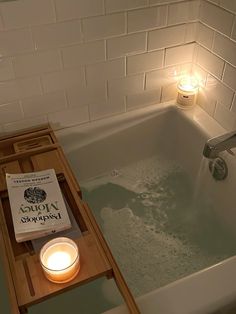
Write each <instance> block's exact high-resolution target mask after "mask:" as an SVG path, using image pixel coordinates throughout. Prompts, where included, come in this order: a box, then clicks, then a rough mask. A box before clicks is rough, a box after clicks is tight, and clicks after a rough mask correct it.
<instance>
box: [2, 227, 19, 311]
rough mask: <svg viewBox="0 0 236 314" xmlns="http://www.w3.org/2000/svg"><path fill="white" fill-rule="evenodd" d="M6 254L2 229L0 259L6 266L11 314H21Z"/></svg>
mask: <svg viewBox="0 0 236 314" xmlns="http://www.w3.org/2000/svg"><path fill="white" fill-rule="evenodd" d="M4 252H6V247H5V242H4V236H3V231H2V228H0V258H1V260H2V263H3V266H4V271H5V276H6V280H7V290H8V295H9V301H10V308H11V314H19V308H18V303H17V297H16V292H15V285H14V281H13V278H12V273H11V268H10V263H9V260H8V256H7V255H6V254H3V253H4Z"/></svg>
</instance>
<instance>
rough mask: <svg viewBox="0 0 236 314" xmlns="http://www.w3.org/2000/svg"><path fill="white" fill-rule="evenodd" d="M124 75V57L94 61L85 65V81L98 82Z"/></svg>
mask: <svg viewBox="0 0 236 314" xmlns="http://www.w3.org/2000/svg"><path fill="white" fill-rule="evenodd" d="M123 76H125V59H124V58H120V59H115V60H111V61H106V62H101V63H96V64H93V65H89V66H87V81H88V82H99V81H101V80H107V79H114V78H119V77H123Z"/></svg>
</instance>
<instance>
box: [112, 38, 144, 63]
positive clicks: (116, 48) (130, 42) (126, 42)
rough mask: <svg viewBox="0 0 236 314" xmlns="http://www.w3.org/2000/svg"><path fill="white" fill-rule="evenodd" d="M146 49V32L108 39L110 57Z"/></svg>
mask: <svg viewBox="0 0 236 314" xmlns="http://www.w3.org/2000/svg"><path fill="white" fill-rule="evenodd" d="M145 49H146V34H145V33H139V34H132V35H127V36H122V37H117V38H112V39H108V40H107V55H108V58H117V57H122V56H125V55H129V54H134V53H138V52H144V51H145Z"/></svg>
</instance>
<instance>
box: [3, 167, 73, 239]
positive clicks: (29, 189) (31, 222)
mask: <svg viewBox="0 0 236 314" xmlns="http://www.w3.org/2000/svg"><path fill="white" fill-rule="evenodd" d="M6 181H7V188H8V193H9V200H10V205H11V212H12V218H13V225H14V231H15V236H16V241H17V242H22V241H26V240H31V239H36V238H39V237H42V236H45V235H48V234H50V233H54V232H57V231H62V230H65V229H68V228H70V227H71V223H70V219H69V216H68V213H67V209H66V205H65V202H64V199H63V196H62V193H61V190H60V187H59V184H58V181H57V177H56V174H55V171H54V169H49V170H44V171H39V172H32V173H21V174H6Z"/></svg>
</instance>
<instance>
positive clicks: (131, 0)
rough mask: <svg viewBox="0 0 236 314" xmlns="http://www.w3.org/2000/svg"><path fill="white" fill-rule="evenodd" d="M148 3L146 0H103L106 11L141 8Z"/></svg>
mask: <svg viewBox="0 0 236 314" xmlns="http://www.w3.org/2000/svg"><path fill="white" fill-rule="evenodd" d="M147 5H148V0H128V1H127V0H119V1H117V0H105V7H106V12H116V11H125V10H129V9H136V8H142V7H144V6H147Z"/></svg>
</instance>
